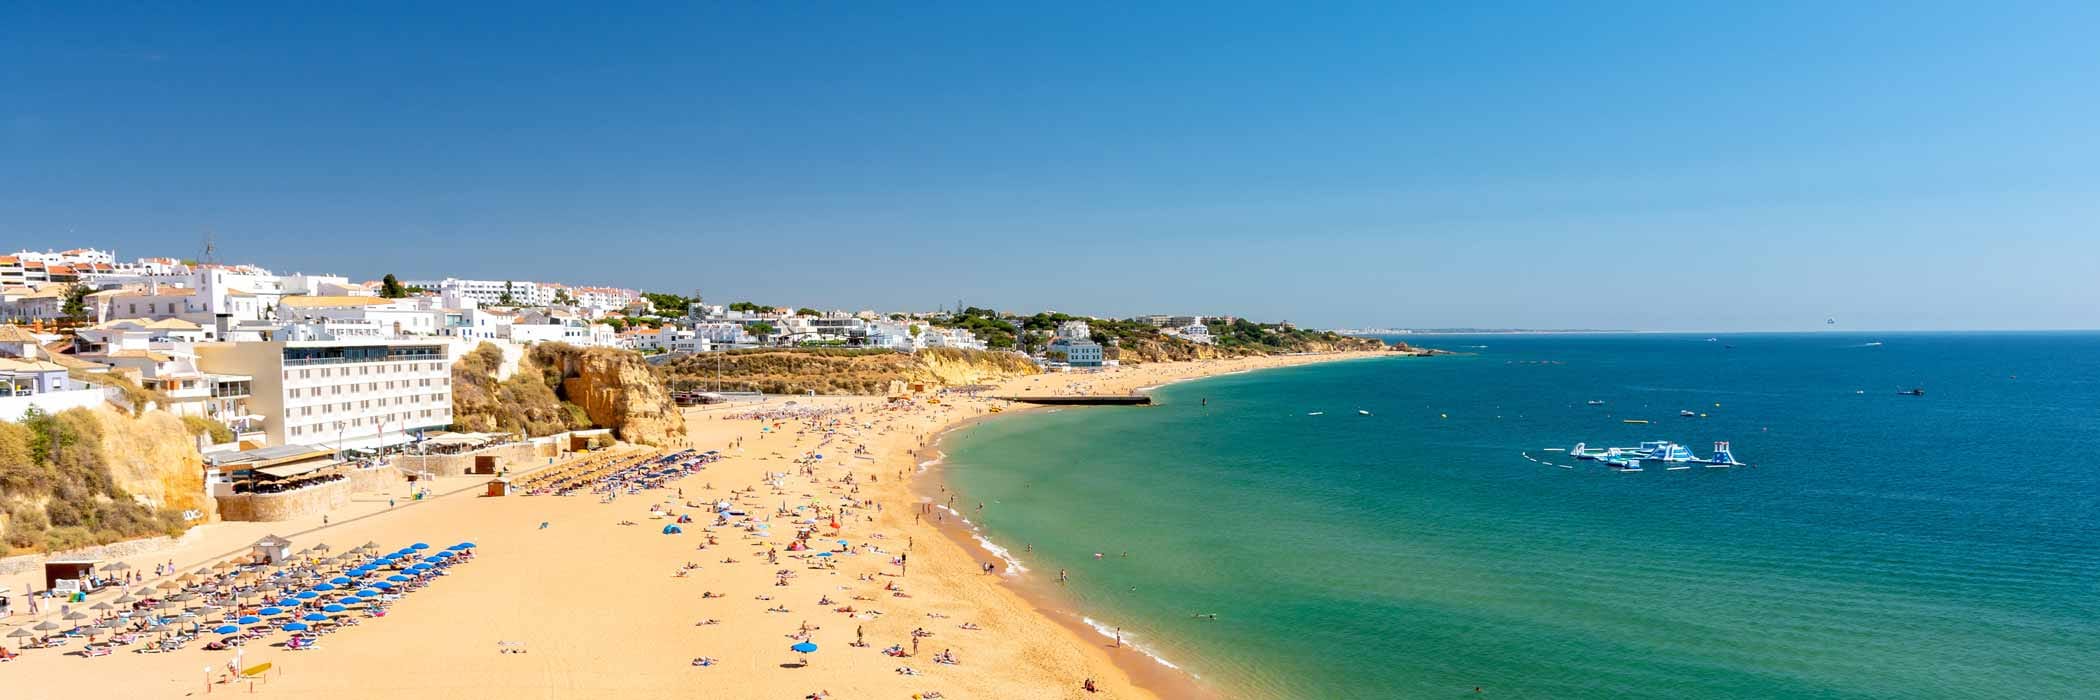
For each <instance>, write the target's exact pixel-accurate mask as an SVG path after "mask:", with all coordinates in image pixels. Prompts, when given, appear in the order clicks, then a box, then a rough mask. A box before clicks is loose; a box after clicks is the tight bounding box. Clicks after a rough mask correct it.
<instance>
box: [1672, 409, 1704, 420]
mask: <svg viewBox="0 0 2100 700" xmlns="http://www.w3.org/2000/svg"><path fill="white" fill-rule="evenodd" d="M1677 415H1680V416H1684V417H1686V418H1697V417H1699V414H1697V413H1693V412H1691V411H1685V410H1679V411H1678V412H1677Z"/></svg>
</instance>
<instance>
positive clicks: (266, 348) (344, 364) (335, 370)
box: [197, 324, 452, 449]
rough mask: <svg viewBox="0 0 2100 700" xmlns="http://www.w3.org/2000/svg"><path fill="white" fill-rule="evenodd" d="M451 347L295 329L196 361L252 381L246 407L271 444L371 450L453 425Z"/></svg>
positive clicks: (202, 349) (217, 347) (212, 351)
mask: <svg viewBox="0 0 2100 700" xmlns="http://www.w3.org/2000/svg"><path fill="white" fill-rule="evenodd" d="M448 348H449V344H448V343H446V342H442V341H436V340H420V341H419V340H394V339H384V338H338V337H336V336H333V335H330V334H328V333H327V332H326V331H323V330H318V329H315V328H313V327H311V326H303V325H298V324H294V325H288V326H286V327H285V328H284V329H282V330H281V331H280V332H279V333H278V334H277V338H276V339H273V340H269V341H263V342H250V343H213V344H204V345H198V346H197V355H198V361H199V364H200V366H201V367H202V368H203V369H204V370H206V371H209V372H217V373H225V374H240V375H248V376H250V377H253V380H252V382H251V385H250V390H251V391H252V395H251V396H249V397H248V408H249V411H250V412H252V413H253V414H255V415H257V416H259V417H260V418H261V421H262V425H263V430H264V432H265V433H267V435H268V437H269V440H270V444H273V445H285V444H307V445H319V446H326V447H335V448H338V449H373V448H377V447H385V446H392V445H401V444H405V443H408V442H410V441H413V440H414V439H415V435H416V433H418V432H420V431H423V430H430V429H437V428H443V427H444V426H447V425H450V424H451V423H452V371H451V366H452V363H451V358H450V357H449V352H448Z"/></svg>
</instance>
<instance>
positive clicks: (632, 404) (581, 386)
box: [533, 345, 685, 445]
mask: <svg viewBox="0 0 2100 700" xmlns="http://www.w3.org/2000/svg"><path fill="white" fill-rule="evenodd" d="M533 350H534V352H533V355H534V356H535V360H536V361H537V362H538V363H540V364H542V365H543V366H549V367H559V368H560V370H561V377H562V379H561V395H562V398H563V399H565V400H567V401H568V402H569V403H572V404H575V405H578V406H582V407H583V411H584V413H585V415H588V416H589V417H590V420H591V423H592V424H594V425H597V426H599V427H605V428H612V429H613V432H614V433H615V434H617V435H619V436H620V439H621V440H625V441H627V442H634V443H642V444H647V445H667V444H670V441H671V440H672V439H674V438H680V437H684V436H685V415H684V414H682V413H680V412H679V411H678V406H677V404H675V403H673V402H672V401H671V394H670V392H668V391H666V390H665V389H664V386H663V384H662V383H661V382H659V381H658V380H657V378H656V375H655V373H654V372H652V371H650V369H649V365H648V363H646V362H643V361H642V356H641V355H637V354H635V353H633V352H629V351H626V350H614V349H612V348H588V349H579V348H574V347H569V346H547V345H542V346H539V347H536V348H534V349H533Z"/></svg>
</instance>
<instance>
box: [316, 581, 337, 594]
mask: <svg viewBox="0 0 2100 700" xmlns="http://www.w3.org/2000/svg"><path fill="white" fill-rule="evenodd" d="M314 590H316V591H322V592H327V591H332V590H335V584H332V583H316V584H314Z"/></svg>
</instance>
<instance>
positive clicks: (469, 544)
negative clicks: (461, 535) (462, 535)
mask: <svg viewBox="0 0 2100 700" xmlns="http://www.w3.org/2000/svg"><path fill="white" fill-rule="evenodd" d="M475 546H476V545H475V544H474V543H472V542H461V543H459V548H460V549H473V548H474V547H475Z"/></svg>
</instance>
